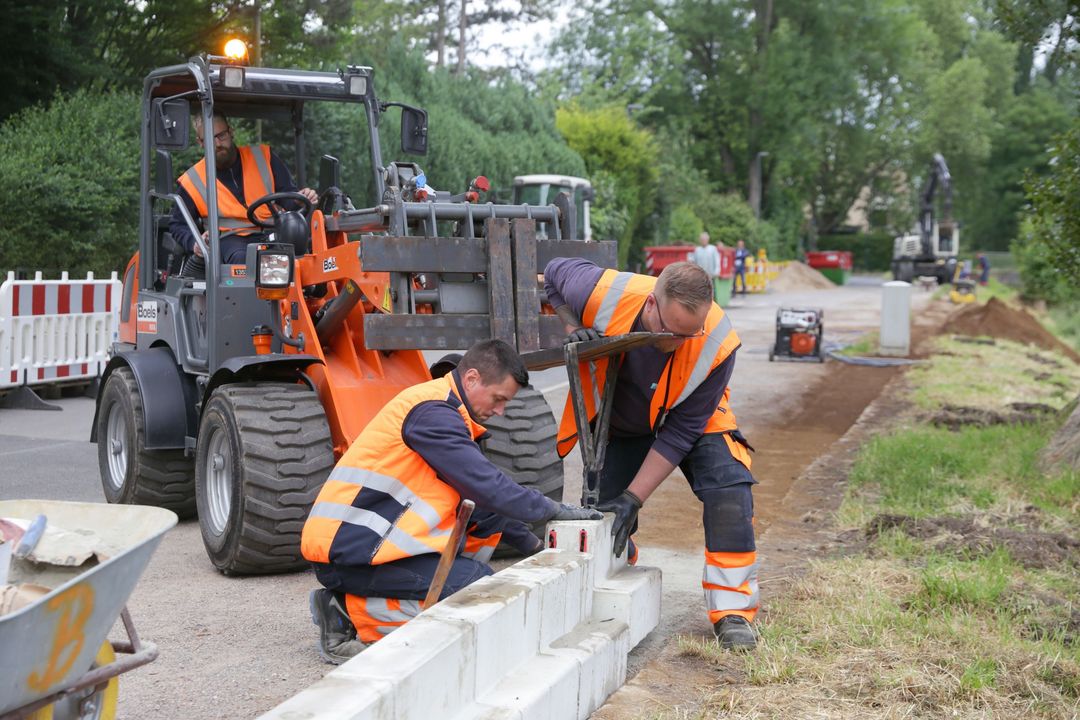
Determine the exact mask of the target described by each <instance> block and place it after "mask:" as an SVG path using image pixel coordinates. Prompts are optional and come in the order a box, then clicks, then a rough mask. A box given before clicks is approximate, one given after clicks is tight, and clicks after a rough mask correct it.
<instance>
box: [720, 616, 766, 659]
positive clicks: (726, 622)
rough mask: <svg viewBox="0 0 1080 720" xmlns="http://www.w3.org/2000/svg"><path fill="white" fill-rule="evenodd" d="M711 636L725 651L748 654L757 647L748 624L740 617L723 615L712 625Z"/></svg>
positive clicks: (755, 639)
mask: <svg viewBox="0 0 1080 720" xmlns="http://www.w3.org/2000/svg"><path fill="white" fill-rule="evenodd" d="M713 634H714V635H716V641H717V642H718V643H720V647H722V648H723V649H725V650H739V651H743V652H749V651H750V650H753V649H754V648H755V647H757V638H756V637H755V636H754V630H753V628H751V627H750V623H748V622H747V621H746V618H744V617H742V616H741V615H725V616H724V617H722V618H720V619H719V620H718V621H717V622H716V623H715V624H714V625H713Z"/></svg>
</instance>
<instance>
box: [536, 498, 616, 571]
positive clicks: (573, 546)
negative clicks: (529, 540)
mask: <svg viewBox="0 0 1080 720" xmlns="http://www.w3.org/2000/svg"><path fill="white" fill-rule="evenodd" d="M614 519H615V516H614V515H611V514H606V515H604V519H603V520H580V521H562V520H560V521H558V522H549V523H548V524H547V528H546V531H545V535H544V537H545V538H547V543H548V545H549V547H552V548H555V549H558V550H566V551H569V552H585V553H588V554H589V555H592V556H593V566H592V573H591V574H592V578H591V579H592V582H593V583H594V584H595V583H596V582H597V581H598V580H600V579H603V578H606V577H608V576H609V575H612V574H614V573H617V572H619V571H620V570H621V569H622V568H624V567H626V555H627V554H626V553H625V552H624V553H623V555H622V557H621V558H617V557H615V555H614V554H613V550H612V544H613V543H612V538H611V527H612V524H613V523H614Z"/></svg>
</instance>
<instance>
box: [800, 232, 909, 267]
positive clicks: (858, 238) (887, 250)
mask: <svg viewBox="0 0 1080 720" xmlns="http://www.w3.org/2000/svg"><path fill="white" fill-rule="evenodd" d="M893 240H894V238H893V236H892V235H889V234H888V233H883V232H876V233H858V234H855V235H852V234H845V235H821V236H819V237H818V241H817V246H818V250H849V251H851V253H852V259H853V261H854V265H855V270H864V271H867V272H883V271H885V270H888V269H889V268H890V265H891V263H892V252H893Z"/></svg>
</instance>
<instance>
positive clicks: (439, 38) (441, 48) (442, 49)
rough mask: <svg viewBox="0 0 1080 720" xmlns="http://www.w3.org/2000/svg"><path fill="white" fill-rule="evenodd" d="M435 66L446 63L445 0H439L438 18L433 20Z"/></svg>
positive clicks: (441, 65)
mask: <svg viewBox="0 0 1080 720" xmlns="http://www.w3.org/2000/svg"><path fill="white" fill-rule="evenodd" d="M435 56H436V58H437V59H436V60H435V67H443V66H444V65H445V64H446V0H439V19H438V20H437V21H436V22H435Z"/></svg>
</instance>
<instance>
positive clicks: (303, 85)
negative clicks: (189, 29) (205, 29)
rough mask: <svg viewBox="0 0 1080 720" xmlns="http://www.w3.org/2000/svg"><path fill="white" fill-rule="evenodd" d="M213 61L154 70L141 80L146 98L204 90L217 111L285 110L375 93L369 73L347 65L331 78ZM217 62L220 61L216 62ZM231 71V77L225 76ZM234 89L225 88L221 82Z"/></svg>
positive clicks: (359, 98) (197, 60)
mask: <svg viewBox="0 0 1080 720" xmlns="http://www.w3.org/2000/svg"><path fill="white" fill-rule="evenodd" d="M215 59H216V58H214V57H210V58H206V57H201V56H200V57H193V58H191V60H189V61H188V63H187V64H185V65H172V66H169V67H163V68H158V69H157V70H154V71H152V72H151V73H150V74H149V75H147V77H146V83H145V87H146V96H147V97H150V98H162V97H176V96H180V95H184V94H188V93H191V94H192V95H195V94H196V93H199V92H201V91H205V89H209V90H211V91H212V93H213V96H214V103H215V104H216V105H230V106H237V107H243V106H249V107H250V108H252V109H256V108H259V107H260V106H262V107H271V108H272V107H281V106H283V105H284V106H288V105H291V104H292V103H295V102H306V101H319V100H322V101H327V100H329V101H336V102H365V101H367V102H370V101H372V100H373V99H374V96H375V92H374V87H373V85H372V79H373V76H374V71H373V70H372V69H371V68H370V67H365V66H359V65H350V66H348V67H346V68H344V69H340V70H337V71H334V72H320V71H313V70H292V69H290V70H283V69H279V68H265V67H251V66H248V65H238V64H235V63H228V62H215ZM217 60H220V59H217ZM228 71H235V72H228ZM237 77H240V78H241V79H240V82H239V83H238V84H234V83H230V84H229V85H227V84H226V78H228V79H229V80H235V79H236V78H237Z"/></svg>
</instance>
